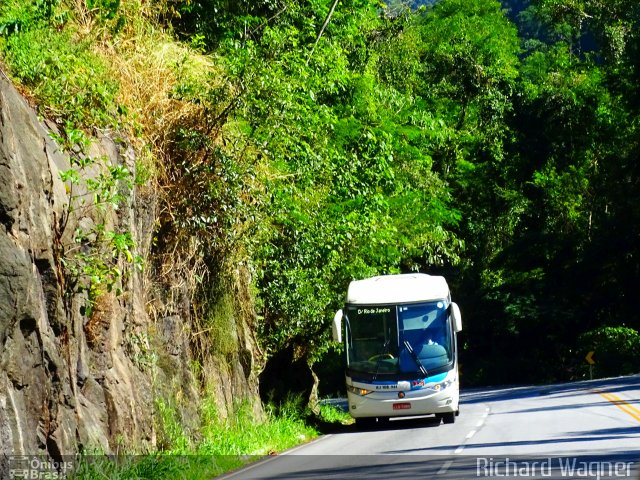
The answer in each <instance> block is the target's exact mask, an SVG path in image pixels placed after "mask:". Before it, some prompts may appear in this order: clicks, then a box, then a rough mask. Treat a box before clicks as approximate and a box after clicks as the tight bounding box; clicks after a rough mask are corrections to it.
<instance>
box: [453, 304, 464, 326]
mask: <svg viewBox="0 0 640 480" xmlns="http://www.w3.org/2000/svg"><path fill="white" fill-rule="evenodd" d="M451 319H452V320H453V330H454V331H455V332H456V333H458V332H459V331H461V330H462V315H461V314H460V307H458V304H457V303H451Z"/></svg>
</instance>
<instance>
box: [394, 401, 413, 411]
mask: <svg viewBox="0 0 640 480" xmlns="http://www.w3.org/2000/svg"><path fill="white" fill-rule="evenodd" d="M409 408H411V404H410V403H409V402H404V403H394V404H393V409H394V410H408V409H409Z"/></svg>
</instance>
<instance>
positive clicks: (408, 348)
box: [404, 340, 429, 377]
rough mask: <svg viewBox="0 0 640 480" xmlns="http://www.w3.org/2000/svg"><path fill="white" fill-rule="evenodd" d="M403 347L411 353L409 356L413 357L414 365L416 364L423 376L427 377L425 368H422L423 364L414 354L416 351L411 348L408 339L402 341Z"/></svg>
mask: <svg viewBox="0 0 640 480" xmlns="http://www.w3.org/2000/svg"><path fill="white" fill-rule="evenodd" d="M404 348H406V349H407V352H409V355H411V358H413V361H414V362H416V365H418V369H419V370H420V373H422V374H423V375H424V376H425V377H428V376H429V373H428V372H427V369H426V368H424V365H423V364H422V362H421V361H420V359H419V358H418V355H416V352H415V351H414V350H413V347H412V346H411V344H410V343H409V340H405V341H404Z"/></svg>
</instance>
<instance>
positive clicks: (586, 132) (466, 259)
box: [0, 0, 640, 384]
mask: <svg viewBox="0 0 640 480" xmlns="http://www.w3.org/2000/svg"><path fill="white" fill-rule="evenodd" d="M35 3H37V4H40V3H42V4H44V5H48V6H49V8H50V9H52V10H51V12H50V15H49V17H50V23H51V24H54V25H55V26H56V28H59V29H60V28H61V27H60V25H61V22H64V19H62V20H61V18H62V17H61V16H60V15H59V14H58V13H59V10H60V9H59V5H60V4H61V3H64V2H61V1H54V0H47V1H44V2H43V1H41V0H38V2H35ZM35 3H34V4H35ZM98 3H99V6H96V7H95V8H93V9H90V13H92V14H93V15H94V16H96V15H97V14H96V12H106V13H105V14H104V15H103V16H102V17H101V18H103V21H104V22H105V24H106V25H107V26H108V27H109V28H110V29H111V31H113V32H115V33H113V35H117V31H118V29H119V28H122V22H121V21H120V20H119V19H121V18H122V17H118V13H119V12H120V11H121V10H122V8H123V7H121V6H120V4H119V3H117V2H116V3H109V2H102V3H100V2H97V3H96V5H98ZM126 3H127V2H123V5H125V4H126ZM152 3H153V4H154V6H155V10H153V12H155V14H157V18H159V19H160V21H161V22H164V26H166V27H169V28H172V29H173V31H174V32H175V33H176V35H177V36H178V37H179V38H180V39H181V41H183V42H184V43H185V44H188V45H190V46H191V47H192V48H194V49H197V50H198V51H199V52H200V53H201V54H202V55H204V56H206V57H207V58H209V59H210V61H211V62H212V64H214V65H215V69H214V70H215V75H211V77H208V76H207V75H203V76H201V77H199V78H196V79H192V78H185V79H184V80H183V82H182V84H180V85H178V86H177V87H176V88H175V91H174V92H173V93H174V99H175V100H179V101H182V102H185V103H188V104H190V105H193V106H194V108H196V107H195V106H197V112H198V114H197V115H191V116H189V117H185V118H183V119H182V121H181V122H176V123H175V124H174V125H172V129H171V131H170V132H168V133H167V136H168V138H169V141H168V142H167V144H166V145H163V149H164V150H163V151H166V152H167V153H168V157H170V159H171V160H170V162H169V164H168V165H167V166H166V172H167V177H168V178H169V180H170V182H171V185H168V186H167V189H168V190H169V191H175V192H176V193H177V194H178V195H177V196H178V197H179V198H177V199H175V201H174V202H173V204H172V205H171V216H170V222H174V223H175V224H176V225H177V227H179V228H186V229H188V230H189V231H190V232H191V233H193V234H197V235H201V236H202V238H204V239H205V241H204V242H203V244H205V245H206V246H207V250H206V251H205V252H204V255H205V256H206V257H207V258H210V259H213V260H212V262H213V264H215V265H216V268H218V267H220V268H222V266H223V265H224V264H225V263H226V264H232V265H237V264H238V263H243V264H245V265H247V268H248V269H249V270H250V271H251V272H252V273H253V278H254V280H255V284H256V285H255V286H256V295H257V297H258V299H259V302H260V304H259V306H260V309H259V314H260V322H259V324H260V330H261V331H260V333H261V338H262V340H263V343H264V345H265V346H266V347H267V351H268V352H271V353H273V352H277V351H279V350H283V349H285V348H287V349H289V348H290V349H292V350H293V351H295V352H297V354H298V355H299V356H301V357H306V358H308V359H310V360H311V361H315V360H317V359H318V358H320V357H321V356H322V355H323V354H324V352H326V351H327V349H328V347H329V345H330V342H329V338H328V331H329V329H328V324H329V320H330V318H331V317H332V312H333V311H334V310H335V309H336V308H338V307H339V306H340V303H341V302H342V299H343V295H344V292H345V290H346V287H347V285H348V282H349V281H350V280H351V279H353V278H362V277H364V276H368V275H373V274H383V273H393V272H407V271H418V270H419V271H424V272H430V273H444V274H446V275H447V277H448V279H449V280H450V282H451V283H452V287H453V292H454V296H455V297H456V300H457V301H458V302H459V304H460V305H461V307H462V311H463V315H464V319H465V330H464V333H463V335H462V337H461V347H462V349H461V356H462V363H463V375H464V378H465V379H466V382H467V384H470V383H474V382H476V383H481V382H501V381H503V382H522V381H547V380H553V379H560V378H570V377H579V376H581V375H584V371H585V370H584V368H583V365H582V364H583V363H584V360H583V358H584V355H585V353H586V351H588V350H589V349H598V350H599V351H600V355H601V356H602V357H601V360H602V362H603V363H604V364H605V365H606V368H603V372H604V371H606V373H607V374H611V373H615V372H614V371H613V370H615V369H613V370H612V367H611V365H612V364H615V363H616V362H615V361H614V362H613V363H612V362H611V361H610V358H611V355H612V353H611V352H614V351H616V345H618V344H624V345H625V346H624V348H622V347H621V349H620V350H619V351H621V352H626V353H624V355H626V356H624V355H623V356H624V362H623V363H624V365H625V366H624V370H625V371H633V370H638V368H639V367H640V366H639V365H637V364H635V365H634V357H633V355H634V353H633V352H637V345H638V334H637V330H638V329H640V319H639V316H638V313H637V309H636V308H635V302H634V301H635V288H637V287H636V285H637V284H638V283H639V278H638V277H639V276H640V257H639V255H640V252H639V245H640V207H639V206H638V205H640V202H639V200H640V199H639V198H638V197H639V196H640V188H639V187H640V185H638V181H639V174H640V172H639V171H638V163H639V162H638V161H639V160H640V159H639V158H638V157H639V155H640V132H639V128H640V91H639V89H638V84H640V6H639V5H638V3H637V2H636V1H635V0H616V1H612V2H601V1H595V0H530V1H524V0H522V1H519V0H512V1H509V2H503V3H500V2H499V1H498V0H439V1H435V2H434V1H401V0H398V1H393V2H387V3H383V2H379V1H375V0H342V1H340V2H337V4H335V3H334V1H333V0H305V1H294V0H260V1H244V0H243V1H229V0H177V1H173V2H165V1H161V0H156V1H155V2H152ZM10 5H13V7H11V6H9V7H6V8H4V10H0V34H1V35H2V38H3V44H2V45H3V50H4V52H5V58H6V59H7V60H8V61H9V62H10V63H12V64H13V65H14V69H15V70H16V71H17V72H18V76H20V75H19V68H18V67H19V66H20V65H21V64H22V63H24V64H25V65H26V66H25V67H24V68H23V71H24V75H22V77H24V78H23V80H24V81H25V83H29V84H33V85H34V89H35V90H36V91H37V90H38V88H39V85H40V84H39V83H38V78H37V74H33V72H34V71H35V70H37V68H41V67H42V65H40V64H37V65H31V64H28V62H27V61H26V60H25V59H24V58H23V56H21V52H22V51H23V48H25V47H24V45H25V44H27V43H29V42H28V40H29V38H28V35H27V33H28V32H26V31H24V35H22V34H21V29H22V28H23V27H21V25H22V24H24V19H25V18H26V16H29V15H30V16H34V15H36V14H35V13H34V12H36V11H40V10H34V9H31V10H28V9H27V10H26V11H27V13H28V15H27V14H25V13H24V12H25V10H20V8H22V7H20V8H18V7H16V5H18V4H17V3H15V2H12V3H10ZM333 6H336V8H335V10H332V9H331V7H333ZM506 7H508V8H509V10H507V9H506ZM19 11H20V12H22V13H20V14H17V13H16V12H19ZM56 12H57V13H56ZM107 13H108V14H109V15H107ZM39 15H40V14H39ZM40 16H41V15H40ZM45 17H46V15H45ZM29 18H31V17H29ZM38 18H40V17H38ZM96 18H97V17H96ZM96 21H97V20H96ZM38 22H40V23H39V24H40V25H41V23H42V22H41V20H38ZM109 22H110V23H109ZM325 23H326V25H327V27H326V29H324V30H323V29H322V26H323V24H325ZM23 30H24V29H23ZM31 34H33V33H31ZM25 42H26V43H25ZM114 43H117V42H114ZM21 45H22V46H21ZM45 63H46V62H45ZM49 63H51V62H49ZM49 63H48V64H49ZM16 65H17V66H18V67H15V66H16ZM36 73H37V72H36ZM214 77H215V78H214ZM109 91H111V90H109ZM109 108H111V109H113V108H115V106H114V105H111V104H110V105H109ZM176 186H179V188H177V187H176ZM176 225H173V227H175V226H176ZM163 228H164V226H163ZM590 345H591V346H590ZM585 350H586V351H585ZM604 357H609V360H606V359H605V358H604ZM596 358H598V352H596ZM616 358H617V357H616ZM636 359H637V357H636ZM636 361H637V360H636Z"/></svg>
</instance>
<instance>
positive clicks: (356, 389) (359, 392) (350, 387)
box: [347, 385, 373, 397]
mask: <svg viewBox="0 0 640 480" xmlns="http://www.w3.org/2000/svg"><path fill="white" fill-rule="evenodd" d="M347 391H348V392H351V393H355V394H356V395H360V396H361V397H364V396H365V395H369V394H370V393H372V392H373V390H367V389H365V388H359V387H354V386H353V385H347Z"/></svg>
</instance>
